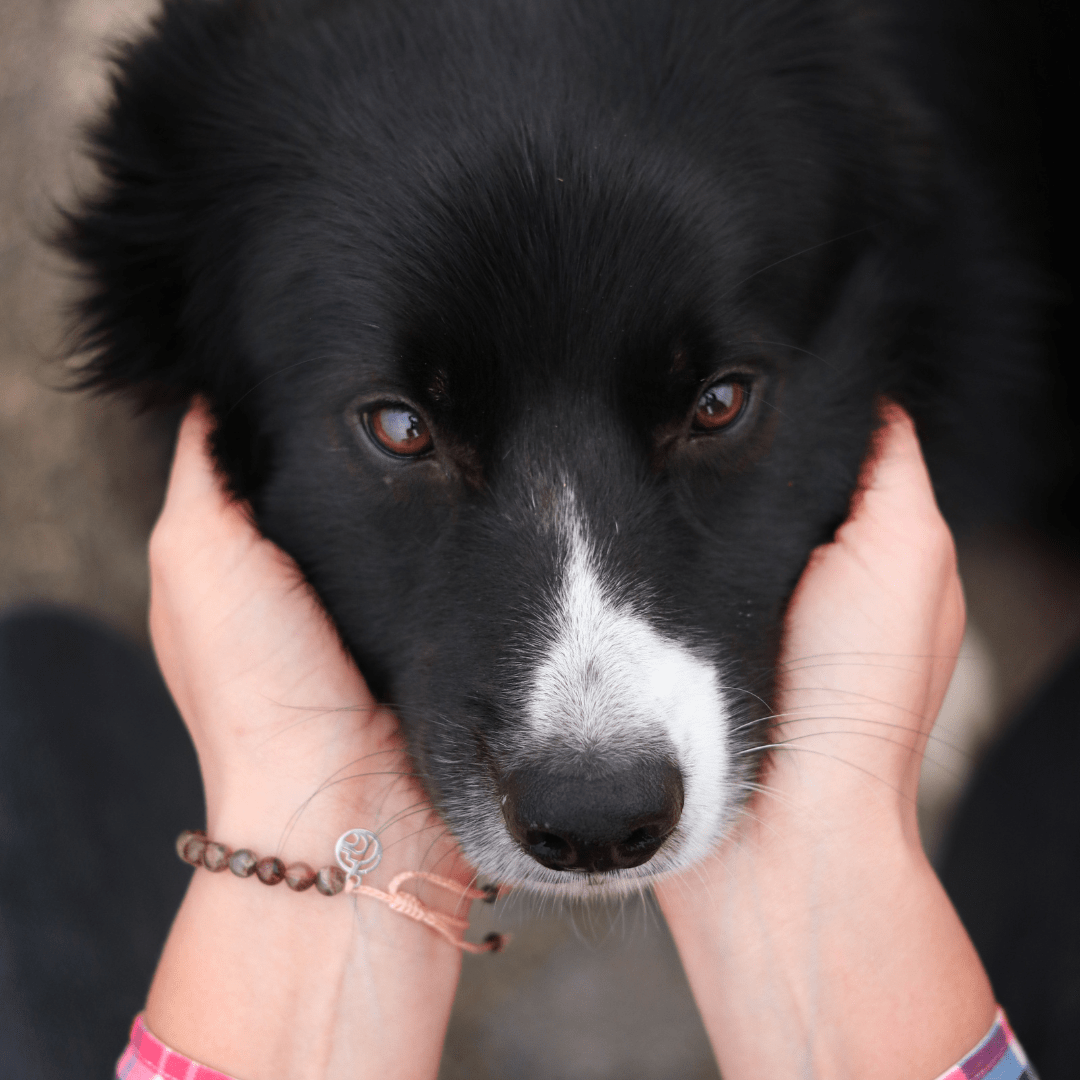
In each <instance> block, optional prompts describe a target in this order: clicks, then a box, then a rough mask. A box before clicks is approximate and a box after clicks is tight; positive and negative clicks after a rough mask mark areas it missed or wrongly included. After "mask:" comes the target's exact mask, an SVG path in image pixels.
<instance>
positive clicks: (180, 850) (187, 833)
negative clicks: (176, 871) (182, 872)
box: [176, 829, 195, 862]
mask: <svg viewBox="0 0 1080 1080" xmlns="http://www.w3.org/2000/svg"><path fill="white" fill-rule="evenodd" d="M194 835H195V834H194V833H193V832H192V831H191V830H190V829H185V830H184V831H183V832H182V833H181V834H180V835H179V836H178V837H177V838H176V854H177V855H179V856H180V858H181V859H184V848H186V847H187V842H188V841H189V840H190V839H191V838H192V837H193V836H194ZM184 862H187V859H184Z"/></svg>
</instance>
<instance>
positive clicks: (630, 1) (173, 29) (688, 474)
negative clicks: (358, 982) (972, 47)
mask: <svg viewBox="0 0 1080 1080" xmlns="http://www.w3.org/2000/svg"><path fill="white" fill-rule="evenodd" d="M900 10H902V7H901V9H900ZM911 40H912V34H911V28H910V27H909V26H905V25H904V24H902V23H901V22H900V21H899V15H898V13H897V12H894V11H890V10H888V9H882V10H876V9H874V8H873V7H872V6H868V5H865V4H856V3H854V2H848V0H667V2H662V0H647V2H646V0H592V2H590V0H543V2H536V0H469V2H466V0H426V2H423V3H421V2H419V0H258V2H255V0H168V2H167V3H166V4H165V9H164V12H163V14H162V15H161V17H160V18H159V19H158V21H157V23H156V24H155V27H154V29H153V31H152V33H151V34H150V35H149V36H147V37H146V38H145V39H144V40H142V41H140V42H138V43H136V44H134V45H132V46H130V47H127V48H125V49H124V50H123V51H122V52H121V54H120V56H119V59H118V62H117V67H116V75H115V99H114V102H113V104H112V105H111V107H110V109H109V112H108V114H107V116H106V117H105V119H104V120H103V122H102V123H101V124H100V126H99V127H98V128H97V130H96V132H95V135H94V145H95V148H96V152H97V154H98V156H99V158H100V161H101V163H102V166H103V169H104V172H105V176H106V179H107V186H106V188H105V190H104V193H103V194H102V195H101V196H100V197H99V198H97V199H95V200H93V201H91V202H90V203H88V204H87V205H86V206H85V207H83V208H82V209H81V210H80V211H79V212H78V213H77V214H75V215H74V216H73V217H72V219H71V225H70V229H69V233H68V236H67V238H66V243H67V244H68V246H69V249H70V250H71V251H72V252H73V253H74V254H75V255H76V257H77V258H78V259H79V260H80V261H81V263H82V264H83V265H84V266H85V267H86V268H87V269H88V270H89V272H90V275H91V280H92V289H91V292H90V294H89V298H88V300H87V301H86V304H85V308H84V312H83V314H84V324H83V325H84V326H85V336H84V339H83V343H84V344H85V345H89V346H90V347H91V348H92V349H93V351H94V358H93V360H92V361H91V363H90V366H89V368H88V369H87V375H88V382H89V383H91V384H92V385H95V386H99V387H104V388H108V389H123V390H129V389H133V390H135V391H137V392H138V393H139V394H140V395H142V396H143V398H144V399H145V400H148V401H151V402H160V401H165V400H174V401H175V400H183V399H186V398H188V397H189V396H191V395H192V394H196V393H198V394H203V395H205V396H206V397H207V398H208V399H209V400H210V402H211V404H212V407H213V410H214V413H215V415H216V416H217V418H218V422H219V430H218V435H217V445H216V449H217V453H218V456H219V459H220V462H221V465H222V468H223V470H224V472H225V474H226V475H227V476H228V478H229V481H230V483H231V484H232V485H233V487H234V488H235V490H236V491H237V492H238V493H239V494H240V495H242V496H244V497H247V498H249V499H250V500H251V502H252V505H253V507H254V509H255V513H256V516H257V519H258V522H259V524H260V526H261V527H262V528H263V529H264V531H265V532H266V534H267V535H268V536H270V537H271V538H273V539H274V540H275V541H277V542H278V543H280V544H281V545H282V546H283V547H284V548H285V549H286V550H287V551H289V552H290V553H291V554H293V555H294V556H295V557H296V559H297V560H298V561H299V563H300V565H301V567H302V568H303V570H304V572H305V573H306V574H307V576H308V577H309V579H310V580H311V582H312V583H313V585H314V586H315V588H316V590H317V591H318V593H319V595H320V596H321V597H322V598H323V600H324V601H325V603H326V605H327V607H328V609H329V610H330V612H331V614H332V615H333V617H334V619H335V620H336V622H337V625H338V626H339V628H340V630H341V633H342V635H343V637H344V639H345V641H346V642H347V644H348V646H349V648H350V649H351V650H352V651H353V653H354V654H355V656H356V657H357V659H358V661H359V663H360V665H361V668H362V670H363V671H364V673H365V675H366V676H367V677H368V679H369V681H370V682H371V683H372V685H373V687H374V689H375V690H376V692H377V693H378V694H380V695H381V696H383V697H384V698H387V699H389V700H392V701H393V702H395V703H396V705H397V706H398V708H399V709H400V712H401V716H402V720H403V722H404V726H405V729H406V732H407V734H408V737H409V740H410V746H411V748H412V750H413V752H414V755H415V758H416V760H417V763H418V765H419V767H420V768H421V770H422V771H423V773H424V776H425V778H426V780H427V782H428V784H429V787H430V789H431V792H432V795H433V797H434V798H435V800H436V802H437V804H438V805H440V806H441V807H442V809H443V810H444V812H446V814H447V816H448V820H449V821H450V824H451V825H452V826H453V827H455V828H457V829H458V830H459V831H465V832H467V831H468V828H469V825H468V821H467V817H468V813H467V810H466V809H464V808H462V807H460V806H458V805H457V804H456V803H455V802H454V798H453V793H454V791H455V787H456V785H458V784H459V783H460V780H461V778H462V776H463V775H469V776H474V777H478V778H480V779H479V780H478V783H481V786H483V785H485V784H486V785H488V786H489V787H491V789H492V791H493V792H494V791H497V790H498V789H499V783H500V780H499V776H500V770H501V769H502V767H503V766H502V760H503V757H502V755H504V753H505V747H506V746H507V745H508V744H509V743H512V739H513V730H514V724H515V718H516V714H517V711H518V710H519V708H520V700H519V696H518V691H517V690H515V687H519V685H520V678H521V657H522V655H523V654H526V653H528V652H529V650H530V649H535V648H536V645H537V636H538V634H540V633H541V632H540V631H538V630H537V627H536V620H535V617H534V616H535V612H536V611H537V610H538V608H542V607H543V605H544V603H546V600H547V594H548V592H549V591H550V588H551V583H552V581H553V579H554V577H555V576H556V573H557V566H556V565H555V564H556V562H557V559H558V553H557V552H556V551H555V550H554V549H553V547H552V545H551V544H549V543H547V542H546V541H545V538H544V537H545V534H544V531H543V528H542V527H541V524H538V522H539V523H542V521H543V519H544V515H545V513H546V512H547V510H546V508H547V507H548V506H549V505H550V504H551V502H552V500H554V499H556V498H557V497H558V485H559V483H560V482H561V481H560V477H562V478H565V477H569V478H571V479H572V482H573V485H574V488H575V492H576V496H577V499H578V501H579V503H580V504H581V506H582V510H583V512H584V513H585V514H586V516H587V518H588V520H589V522H590V526H591V528H592V530H593V533H594V535H593V539H594V541H595V542H596V544H597V545H599V546H600V547H601V548H602V550H603V552H604V558H605V560H606V563H607V565H609V566H611V567H613V568H614V570H615V572H614V578H613V579H614V580H617V582H618V585H617V589H618V590H619V595H620V597H622V598H623V599H626V600H627V601H628V602H634V603H638V602H640V600H641V598H642V597H647V598H648V608H649V613H650V618H651V619H652V620H653V622H654V623H655V625H656V626H657V627H658V628H660V629H662V630H663V631H665V632H668V633H670V634H672V635H673V636H677V637H679V638H680V640H684V641H687V642H689V643H691V644H692V645H693V647H694V648H696V649H698V650H702V651H703V652H704V653H705V654H707V655H709V656H711V657H716V658H717V662H718V663H719V664H720V665H721V667H722V670H724V671H725V673H726V674H727V676H728V678H729V680H731V681H733V682H734V683H736V684H737V685H738V686H739V687H740V688H741V689H742V690H745V691H747V693H745V694H744V695H743V697H742V698H741V699H740V701H739V707H740V716H739V717H737V719H739V720H746V721H750V720H753V718H754V717H755V716H761V715H763V714H764V712H765V710H766V704H765V703H767V702H768V701H769V699H770V697H771V694H772V692H773V665H774V663H775V659H776V651H777V648H778V643H779V627H780V624H781V620H782V616H783V611H784V608H785V605H786V603H787V600H788V597H789V596H790V593H791V590H792V588H793V586H794V584H795V582H796V580H797V578H798V576H799V573H800V571H801V570H802V568H803V566H804V564H805V562H806V558H807V556H808V553H809V552H810V550H811V549H812V547H813V546H815V545H816V544H818V543H820V542H822V541H824V540H826V539H827V538H828V537H829V536H830V534H831V532H832V531H833V529H834V528H835V527H836V525H837V524H838V523H839V522H840V521H841V520H842V519H843V518H844V516H845V514H846V510H847V507H848V501H849V498H850V495H851V492H852V490H853V487H854V484H855V482H856V478H857V474H858V470H859V466H860V462H861V460H862V457H863V454H864V452H865V448H866V446H867V441H868V438H869V435H870V432H871V430H872V428H873V425H874V414H875V400H876V398H877V397H878V395H881V394H889V395H892V396H894V397H895V398H897V399H899V400H900V401H901V402H902V403H904V404H905V405H907V406H908V407H909V408H910V409H911V410H912V411H913V413H914V414H915V416H916V419H917V422H918V424H919V428H920V433H921V434H922V436H923V438H924V442H925V445H926V447H927V450H928V454H929V456H930V459H931V463H932V466H933V471H934V475H935V480H936V482H937V483H938V487H939V493H940V495H941V497H942V499H943V501H944V503H945V505H946V507H947V508H948V509H949V510H950V512H951V513H952V514H953V515H954V519H955V520H957V521H961V520H964V519H965V518H969V517H971V516H976V515H978V514H980V513H982V512H983V511H984V510H985V508H986V506H987V505H991V504H992V503H993V502H994V500H995V499H998V498H1001V499H1002V500H1003V501H1013V500H1014V495H1015V492H1016V490H1017V489H1018V488H1019V487H1021V486H1022V485H1020V484H1019V483H1018V480H1020V479H1022V478H1023V477H1024V476H1026V473H1025V471H1024V467H1023V464H1022V461H1023V458H1024V455H1025V453H1026V450H1025V446H1026V445H1027V443H1029V442H1030V441H1031V433H1032V428H1031V427H1030V424H1031V423H1032V419H1031V418H1032V413H1031V402H1032V401H1034V400H1036V399H1037V396H1038V393H1039V392H1040V387H1041V385H1042V382H1041V381H1042V375H1041V374H1040V369H1039V367H1038V364H1037V362H1036V360H1035V359H1034V358H1033V355H1032V347H1031V341H1032V335H1033V327H1034V324H1035V315H1036V309H1037V297H1036V295H1035V289H1034V288H1033V286H1032V284H1031V279H1030V275H1029V274H1028V273H1027V272H1026V270H1024V268H1023V266H1022V265H1021V263H1020V261H1019V260H1018V258H1017V257H1016V254H1015V244H1014V242H1013V241H1012V240H1011V239H1010V237H1009V234H1008V230H1007V229H1006V228H1005V226H1004V225H1003V224H1002V222H1001V220H999V219H1000V214H999V212H998V209H997V208H996V206H995V201H994V199H993V197H992V195H991V193H990V192H989V191H988V190H987V188H986V186H985V185H984V184H983V182H982V181H981V180H980V179H979V177H978V176H977V175H975V173H974V171H973V170H972V169H971V168H969V167H968V166H967V165H966V162H965V154H964V151H963V144H962V140H961V139H960V137H959V135H958V134H957V133H956V132H954V131H953V130H951V129H950V127H949V124H948V120H947V118H945V117H943V116H942V115H940V114H939V113H937V112H935V110H934V109H933V108H932V107H931V105H930V103H929V102H930V95H928V94H924V93H923V92H922V88H921V86H920V84H919V81H918V79H916V78H915V77H914V76H913V75H912V74H911V72H912V71H916V70H917V69H918V67H919V63H918V58H917V57H915V56H913V53H912V50H913V46H912V45H911V44H905V42H910V41H911ZM730 370H736V371H738V372H741V373H743V374H744V375H745V377H746V378H747V379H748V380H749V381H750V382H751V383H752V390H753V394H752V402H751V406H750V408H749V410H748V412H747V414H746V415H745V416H744V417H742V418H741V419H740V421H739V422H738V423H737V424H736V425H734V426H733V428H732V429H731V430H730V431H727V432H722V433H717V434H715V435H710V436H692V435H691V434H690V433H689V431H688V426H689V422H690V421H689V417H690V415H691V413H692V411H693V408H694V404H695V401H696V399H697V396H698V394H699V393H700V392H701V390H702V388H703V387H705V386H707V385H708V384H709V382H710V381H711V380H712V378H714V377H715V376H716V375H717V374H720V373H724V372H726V371H730ZM399 399H404V400H407V401H409V402H412V403H413V404H415V405H416V406H417V407H419V408H420V409H421V410H422V411H423V413H424V415H425V416H426V417H427V419H428V421H429V423H430V424H431V427H432V429H433V431H434V433H435V439H436V446H437V451H436V453H435V455H434V456H431V457H428V458H426V459H422V460H417V461H411V462H401V461H396V460H392V459H390V458H388V457H386V456H385V455H383V454H381V453H380V452H379V451H378V450H376V449H375V448H374V446H372V445H371V443H370V441H369V440H367V439H366V438H365V437H364V434H363V432H362V431H361V430H360V429H359V427H358V425H357V423H356V416H357V413H358V410H362V408H363V406H364V404H365V403H371V402H378V401H382V400H389V401H394V400H399ZM1026 425H1028V426H1026ZM1010 493H1012V494H1010ZM744 737H745V738H747V739H749V738H754V737H756V736H754V734H753V732H752V730H751V729H748V730H747V731H746V732H745V733H744Z"/></svg>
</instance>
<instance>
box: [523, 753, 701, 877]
mask: <svg viewBox="0 0 1080 1080" xmlns="http://www.w3.org/2000/svg"><path fill="white" fill-rule="evenodd" d="M682 806H683V784H682V776H681V775H680V773H679V770H678V768H677V767H676V766H675V765H674V764H672V763H671V762H670V761H668V760H666V759H664V758H660V757H656V758H649V759H646V760H643V761H639V762H637V763H636V764H635V765H633V766H632V767H629V768H622V769H620V770H618V771H613V772H605V773H594V774H583V773H579V774H567V773H560V772H555V771H552V770H551V769H550V768H544V767H525V768H520V769H515V770H514V771H513V772H511V773H509V774H508V775H507V776H506V778H505V781H504V784H503V804H502V808H503V816H504V817H505V819H506V826H507V828H508V829H509V830H510V835H511V836H513V837H514V839H515V840H516V841H517V842H518V843H519V844H520V845H521V846H522V847H523V848H524V849H525V851H527V852H528V853H529V854H530V855H531V856H532V857H533V858H534V859H536V861H537V862H538V863H540V864H541V865H542V866H546V867H548V868H549V869H551V870H586V871H589V872H592V873H599V872H601V871H604V870H628V869H630V867H632V866H641V864H642V863H646V862H648V861H649V860H650V859H651V858H652V857H653V856H654V855H655V854H656V853H657V851H658V850H659V849H660V845H661V844H663V842H664V841H665V840H666V839H667V837H668V836H669V835H670V834H671V831H672V830H673V829H674V828H675V826H676V825H677V824H678V823H679V816H680V815H681V814H682Z"/></svg>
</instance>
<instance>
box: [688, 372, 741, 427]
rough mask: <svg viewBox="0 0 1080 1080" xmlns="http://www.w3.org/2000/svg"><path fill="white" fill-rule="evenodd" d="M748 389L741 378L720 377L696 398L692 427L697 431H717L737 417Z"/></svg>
mask: <svg viewBox="0 0 1080 1080" xmlns="http://www.w3.org/2000/svg"><path fill="white" fill-rule="evenodd" d="M749 397H750V391H749V390H748V389H747V386H746V383H745V382H743V381H742V380H741V379H721V380H720V381H719V382H715V383H713V384H712V386H710V387H709V388H708V390H706V391H705V393H703V394H702V395H701V397H699V398H698V403H697V411H696V412H695V413H694V427H695V428H696V429H697V430H698V431H717V430H718V429H719V428H722V427H727V426H728V424H730V423H732V422H733V421H735V420H736V419H738V417H739V414H740V413H741V412H742V411H743V409H744V408H745V407H746V401H747V399H748V398H749Z"/></svg>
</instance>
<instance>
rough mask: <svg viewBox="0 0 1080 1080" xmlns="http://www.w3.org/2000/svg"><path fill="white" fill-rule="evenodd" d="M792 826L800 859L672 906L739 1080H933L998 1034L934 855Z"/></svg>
mask: <svg viewBox="0 0 1080 1080" xmlns="http://www.w3.org/2000/svg"><path fill="white" fill-rule="evenodd" d="M857 815H858V810H857V809H856V808H854V807H853V817H852V820H853V821H857ZM792 816H793V817H794V814H793V815H792ZM786 824H787V827H788V828H789V829H790V830H792V831H791V832H789V833H788V834H787V836H786V838H785V843H783V844H781V843H776V844H775V845H773V846H772V848H771V849H770V846H769V844H768V842H767V839H766V842H765V843H764V844H763V846H762V848H759V849H757V850H756V851H755V852H754V854H752V855H751V854H749V853H748V852H747V851H746V850H745V849H741V848H739V847H735V848H734V849H732V850H729V851H726V852H725V853H724V855H723V856H722V857H718V858H715V859H714V860H712V861H711V862H710V863H709V864H707V865H706V866H705V867H703V868H702V871H701V875H700V876H696V877H695V881H694V882H693V883H689V882H687V883H682V882H671V883H666V884H665V885H663V886H662V887H661V888H660V890H659V894H660V899H661V904H662V906H663V909H664V912H665V915H666V916H667V919H668V924H669V926H670V927H671V931H672V934H673V935H674V937H675V941H676V944H677V945H678V947H679V951H680V953H681V955H682V959H683V964H684V966H685V968H686V971H687V976H688V978H689V980H690V984H691V987H692V988H693V990H694V995H695V998H696V999H697V1001H698V1004H699V1007H700V1009H701V1012H702V1015H703V1017H704V1020H705V1025H706V1028H707V1030H708V1032H709V1036H710V1039H711V1041H712V1043H713V1046H714V1048H715V1051H716V1054H717V1058H718V1061H719V1063H720V1067H721V1070H722V1072H723V1074H724V1076H725V1078H726V1080H739V1078H740V1077H747V1078H749V1077H752V1078H754V1080H787V1078H794V1077H804V1076H807V1075H810V1076H813V1077H815V1078H817V1077H822V1078H829V1080H840V1078H847V1077H851V1078H859V1080H871V1078H873V1080H891V1078H894V1077H895V1078H897V1080H900V1078H904V1080H918V1078H919V1077H923V1078H926V1080H931V1078H933V1077H935V1076H937V1075H939V1074H940V1073H941V1072H943V1071H944V1070H945V1069H947V1068H949V1067H950V1066H951V1065H952V1064H954V1063H955V1062H956V1061H958V1060H959V1059H960V1058H961V1057H962V1056H963V1055H964V1054H965V1053H967V1052H968V1051H969V1050H970V1049H971V1048H972V1047H973V1046H974V1045H975V1044H976V1043H977V1042H978V1041H979V1039H981V1038H982V1037H983V1036H984V1035H985V1034H986V1031H987V1030H988V1028H989V1027H990V1024H991V1022H992V1020H993V1016H994V999H993V994H992V992H991V989H990V985H989V982H988V980H987V978H986V975H985V973H984V971H983V968H982V965H981V964H980V962H979V959H978V957H977V956H976V954H975V951H974V948H973V947H972V945H971V943H970V941H969V939H968V937H967V935H966V933H965V932H964V930H963V927H962V926H961V925H960V922H959V920H958V918H957V916H956V914H955V912H954V910H953V908H952V906H951V904H950V903H949V901H948V898H947V897H946V896H945V893H944V891H943V890H942V889H941V886H940V884H939V883H938V881H937V878H936V877H935V876H934V873H933V871H932V869H931V868H930V866H929V864H928V862H927V861H926V859H925V857H924V856H923V854H922V851H921V850H920V849H918V848H917V847H913V846H912V845H910V844H909V843H908V842H907V841H906V840H904V839H903V838H902V837H901V836H900V835H899V834H898V833H895V832H894V833H893V834H892V836H891V837H883V836H882V835H881V834H875V835H874V836H873V838H872V840H873V843H872V846H871V847H869V848H861V845H860V840H859V838H858V837H857V836H852V835H849V836H840V837H836V836H824V837H822V836H820V835H818V836H815V835H814V834H813V830H812V829H806V828H800V824H799V823H798V822H796V821H794V820H792V821H789V822H787V823H786ZM804 824H805V823H804ZM773 827H775V828H777V829H780V830H782V829H783V828H784V827H785V826H784V823H783V822H775V824H774V826H773ZM792 835H795V836H798V837H799V838H800V840H801V841H802V843H801V844H790V843H787V842H786V840H787V839H789V838H790V837H791V836H792ZM848 845H850V846H848ZM860 849H861V850H869V851H871V852H872V853H873V855H872V858H864V857H859V856H858V854H857V853H858V852H859V850H860ZM702 895H707V896H708V897H709V903H708V905H702V903H701V902H700V899H699V898H700V896H702Z"/></svg>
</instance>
